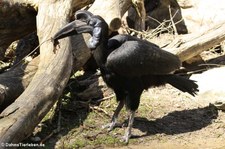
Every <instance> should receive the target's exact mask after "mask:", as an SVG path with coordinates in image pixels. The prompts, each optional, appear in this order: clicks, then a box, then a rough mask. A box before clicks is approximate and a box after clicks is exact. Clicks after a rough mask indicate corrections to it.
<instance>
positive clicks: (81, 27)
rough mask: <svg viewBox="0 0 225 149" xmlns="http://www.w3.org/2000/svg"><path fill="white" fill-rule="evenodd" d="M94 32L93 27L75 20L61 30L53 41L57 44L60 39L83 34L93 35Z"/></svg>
mask: <svg viewBox="0 0 225 149" xmlns="http://www.w3.org/2000/svg"><path fill="white" fill-rule="evenodd" d="M92 31H93V27H92V26H90V25H88V24H87V23H86V22H84V21H80V20H74V21H73V22H71V23H69V24H67V25H66V26H64V27H63V28H62V29H60V30H59V31H58V32H57V33H56V34H55V35H54V36H53V37H52V40H53V42H54V43H57V41H58V40H59V39H62V38H65V37H68V36H72V35H77V34H81V33H91V32H92Z"/></svg>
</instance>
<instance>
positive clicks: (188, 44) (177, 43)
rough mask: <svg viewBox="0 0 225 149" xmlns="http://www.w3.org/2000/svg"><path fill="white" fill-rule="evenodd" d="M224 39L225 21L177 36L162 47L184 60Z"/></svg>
mask: <svg viewBox="0 0 225 149" xmlns="http://www.w3.org/2000/svg"><path fill="white" fill-rule="evenodd" d="M224 40H225V22H222V23H219V24H217V25H215V26H214V27H212V28H210V29H208V30H206V31H204V32H198V33H193V34H190V35H186V36H181V38H177V39H176V40H174V42H172V43H171V44H170V45H168V46H167V47H165V48H164V49H165V50H167V51H170V52H172V53H174V54H176V55H178V56H179V58H180V60H181V61H186V60H189V59H191V58H192V57H194V56H197V55H199V54H200V53H201V52H203V51H205V50H208V49H209V48H211V47H213V46H215V45H218V44H219V43H221V42H222V41H224Z"/></svg>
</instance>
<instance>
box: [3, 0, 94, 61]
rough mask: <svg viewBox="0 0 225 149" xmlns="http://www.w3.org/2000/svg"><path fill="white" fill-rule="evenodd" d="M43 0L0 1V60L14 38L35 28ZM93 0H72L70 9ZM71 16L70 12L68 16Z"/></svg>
mask: <svg viewBox="0 0 225 149" xmlns="http://www.w3.org/2000/svg"><path fill="white" fill-rule="evenodd" d="M41 2H44V0H1V1H0V60H3V59H4V54H5V51H6V49H7V47H8V46H9V45H10V44H11V43H12V42H13V41H15V40H19V39H21V38H22V37H24V36H26V35H28V34H30V33H32V32H34V31H35V30H36V15H37V10H38V7H39V3H41ZM92 2H93V0H73V1H72V3H71V10H74V11H75V10H78V9H81V8H82V7H84V6H86V5H88V4H91V3H92ZM71 17H72V13H71V14H70V16H68V18H71Z"/></svg>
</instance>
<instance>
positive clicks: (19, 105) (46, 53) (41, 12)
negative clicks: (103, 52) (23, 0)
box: [0, 0, 104, 143]
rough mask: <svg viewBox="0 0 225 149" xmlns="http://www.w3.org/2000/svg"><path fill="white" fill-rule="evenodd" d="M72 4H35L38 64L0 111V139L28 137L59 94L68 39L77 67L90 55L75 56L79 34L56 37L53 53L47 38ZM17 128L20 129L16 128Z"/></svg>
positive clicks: (67, 67)
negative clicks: (20, 90) (26, 83)
mask: <svg viewBox="0 0 225 149" xmlns="http://www.w3.org/2000/svg"><path fill="white" fill-rule="evenodd" d="M62 4H63V5H62ZM73 4H74V1H73V0H68V1H66V2H65V1H53V0H49V1H47V2H44V1H42V2H40V3H39V4H38V16H37V32H38V35H39V41H40V43H41V44H42V43H43V42H45V43H43V44H42V45H41V48H40V63H39V65H38V70H37V72H36V73H35V76H34V77H33V79H32V81H31V83H30V84H29V86H28V87H27V89H26V90H25V91H24V92H23V93H22V95H21V96H19V98H17V99H16V101H15V102H14V103H13V104H11V105H10V106H9V107H7V108H6V109H5V110H4V111H3V112H2V113H1V115H0V142H7V143H9V142H10V143H11V142H12V143H17V142H20V141H21V140H23V139H24V138H26V137H27V136H29V135H30V134H31V133H32V131H33V129H34V127H35V126H36V125H37V124H38V123H39V122H40V121H41V119H42V118H43V117H44V115H45V114H46V113H47V112H48V111H49V110H50V108H51V106H52V105H53V104H54V102H55V101H56V100H57V98H58V97H59V96H60V95H61V92H62V90H63V88H64V87H65V85H66V82H67V81H68V79H69V76H70V73H71V70H72V54H71V44H70V43H71V41H72V40H73V39H72V38H76V43H75V42H73V44H74V47H75V48H76V50H75V52H74V55H75V60H80V59H83V60H81V62H80V63H79V64H78V66H80V65H83V64H82V62H84V61H85V60H86V59H87V57H88V56H89V55H90V52H89V55H88V54H87V53H88V52H87V51H85V50H84V53H85V54H81V55H87V56H83V57H82V56H79V55H78V54H80V53H79V52H80V51H79V50H77V49H79V47H80V46H78V43H79V44H81V46H83V45H85V44H84V43H83V42H82V39H81V36H74V37H72V38H70V40H69V38H66V39H63V40H60V46H59V47H57V50H56V54H54V52H53V45H52V43H51V42H50V40H49V39H50V37H52V36H53V35H54V33H55V32H57V30H58V29H59V28H60V27H61V26H63V25H65V23H66V22H68V21H69V19H70V18H71V16H72V12H71V11H70V10H73V9H72V8H73ZM46 8H47V9H46ZM102 9H104V8H102ZM57 12H58V13H57ZM74 40H75V39H74ZM82 43H83V44H82ZM83 49H87V47H85V46H83V48H82V49H81V51H82V50H83ZM77 51H78V52H77ZM76 62H77V61H76ZM78 66H77V65H76V66H75V67H74V69H76V70H77V69H78ZM76 70H75V71H76ZM37 113H38V114H37ZM21 127H23V129H20V128H21Z"/></svg>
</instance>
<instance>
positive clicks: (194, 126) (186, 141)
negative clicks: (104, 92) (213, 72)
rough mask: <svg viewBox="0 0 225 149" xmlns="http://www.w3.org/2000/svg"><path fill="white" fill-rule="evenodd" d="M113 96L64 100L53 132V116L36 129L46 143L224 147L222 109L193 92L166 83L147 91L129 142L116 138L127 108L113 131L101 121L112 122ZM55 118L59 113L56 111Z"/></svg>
mask: <svg viewBox="0 0 225 149" xmlns="http://www.w3.org/2000/svg"><path fill="white" fill-rule="evenodd" d="M116 105H117V104H116V102H115V99H114V97H111V98H108V99H106V100H104V101H102V102H101V103H100V104H99V105H97V106H96V104H92V103H91V102H88V104H87V102H81V101H76V100H70V101H66V102H64V104H63V108H62V115H61V120H60V122H61V130H60V132H59V133H56V134H53V135H52V133H53V132H54V130H55V129H56V127H57V119H56V120H53V123H49V119H48V118H46V120H44V121H43V123H42V126H41V127H42V128H41V130H39V132H38V133H37V134H36V137H40V138H41V139H42V142H43V143H44V144H45V148H50V149H51V148H57V149H61V148H65V149H67V148H68V149H70V148H88V149H92V148H122V149H131V148H132V149H136V148H146V149H147V148H151V149H177V148H182V149H202V148H204V149H223V148H225V143H224V140H225V133H224V132H225V112H222V111H221V110H217V109H216V108H215V107H214V106H213V105H211V104H210V99H207V100H206V99H204V98H198V97H192V96H190V95H188V94H186V93H182V92H180V91H178V90H177V89H175V88H173V87H172V86H170V85H166V86H162V87H158V88H152V89H149V90H148V91H145V92H144V93H143V95H142V98H141V103H140V107H139V109H138V111H137V113H136V117H135V121H134V126H133V129H132V134H133V137H132V138H131V139H130V142H129V144H128V145H126V144H124V143H122V142H120V138H121V137H122V136H123V134H124V131H125V129H126V124H127V115H126V111H125V109H124V110H122V112H121V115H120V118H119V123H122V124H124V126H123V127H122V128H121V127H119V128H116V129H114V130H113V131H111V132H107V131H106V130H104V129H102V127H101V126H103V125H104V124H106V123H108V122H109V121H110V116H111V115H112V114H113V111H114V110H115V107H116ZM56 117H57V116H56Z"/></svg>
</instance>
